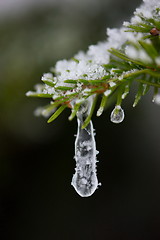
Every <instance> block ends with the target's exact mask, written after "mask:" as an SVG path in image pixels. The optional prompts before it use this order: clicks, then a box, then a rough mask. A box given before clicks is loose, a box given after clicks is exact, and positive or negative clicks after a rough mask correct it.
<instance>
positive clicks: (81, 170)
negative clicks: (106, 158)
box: [71, 111, 98, 197]
mask: <svg viewBox="0 0 160 240" xmlns="http://www.w3.org/2000/svg"><path fill="white" fill-rule="evenodd" d="M82 112H83V114H82ZM82 112H81V113H80V112H79V113H78V114H77V122H78V132H77V137H76V141H75V160H76V168H75V174H74V175H73V178H72V182H71V184H72V185H73V187H74V188H75V190H76V192H77V193H78V194H79V195H80V196H81V197H89V196H91V195H92V194H93V193H94V192H95V190H96V189H97V187H98V179H97V175H96V154H97V151H96V143H95V139H94V130H93V125H92V122H91V121H90V123H89V124H88V126H87V127H86V128H84V129H82V125H83V122H84V119H83V118H84V111H82ZM85 115H86V113H85Z"/></svg>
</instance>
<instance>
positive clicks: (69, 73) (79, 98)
mask: <svg viewBox="0 0 160 240" xmlns="http://www.w3.org/2000/svg"><path fill="white" fill-rule="evenodd" d="M156 8H160V0H143V4H142V5H141V6H140V7H139V8H137V9H136V11H135V14H134V16H133V17H132V18H131V21H130V22H124V24H123V27H121V28H120V29H116V28H113V29H110V28H107V36H108V38H107V40H106V41H104V42H99V43H98V44H97V45H91V46H89V48H88V51H87V52H86V53H84V52H82V51H80V52H79V53H77V54H76V55H75V56H74V57H73V59H70V60H65V59H64V60H61V61H58V62H57V63H56V65H55V68H52V69H51V72H52V73H45V74H44V75H43V76H42V81H43V84H41V85H37V86H36V93H38V94H42V95H43V94H48V97H51V98H52V100H54V101H57V100H59V99H63V98H64V99H67V100H66V102H65V101H63V103H62V104H66V103H67V104H69V107H71V110H72V112H74V107H75V105H76V104H78V103H82V104H81V106H80V108H79V110H78V111H77V113H75V114H76V115H77V122H78V132H77V137H76V140H75V161H76V168H75V174H74V175H73V178H72V183H71V184H72V185H73V187H74V188H75V190H76V191H77V193H78V194H79V195H80V196H82V197H88V196H91V195H92V194H93V193H94V191H95V190H96V189H97V186H98V180H97V175H96V154H97V151H96V143H95V139H94V131H93V125H92V122H91V121H90V122H89V124H88V125H87V126H86V127H85V128H82V126H83V124H84V121H85V119H86V118H87V116H88V114H89V112H90V109H91V105H92V100H93V98H92V97H91V95H90V94H89V93H90V92H91V91H92V90H94V89H93V84H94V81H98V80H102V79H105V80H106V79H107V76H108V75H109V74H110V76H109V77H111V79H109V78H108V80H109V81H108V82H107V81H106V85H105V87H104V89H103V90H104V91H102V92H100V93H103V96H104V99H105V100H104V101H106V99H107V98H108V96H109V95H110V94H111V93H112V91H114V89H115V88H116V87H117V82H118V81H119V82H120V81H123V79H124V78H125V77H126V75H127V74H128V75H129V74H131V73H132V74H133V73H134V72H135V73H136V71H137V69H134V68H132V69H130V70H129V71H124V72H121V74H120V75H117V74H116V71H117V70H118V69H115V68H112V69H111V70H110V73H108V71H107V70H106V68H105V66H104V65H107V64H108V63H110V52H109V51H108V50H109V49H111V48H114V49H117V50H121V49H122V46H124V48H123V50H124V54H126V55H125V56H126V57H128V58H132V59H136V60H139V61H141V63H143V62H145V63H147V64H150V63H153V59H152V58H151V57H150V56H149V54H147V53H146V51H145V50H142V49H139V48H137V46H136V43H137V42H138V41H139V40H141V39H142V37H143V34H142V33H134V32H126V30H127V26H128V25H130V24H136V23H139V22H141V21H142V22H143V20H142V19H143V18H142V19H141V17H140V16H142V17H143V16H144V17H146V18H153V15H154V16H156V17H160V16H159V15H158V14H159V13H160V12H158V11H157V13H155V9H156ZM156 14H157V15H156ZM127 41H128V42H130V43H129V44H128V45H127V46H125V43H126V42H127ZM146 44H150V42H149V40H148V42H147V41H146ZM155 62H156V63H157V65H160V57H159V56H158V57H157V58H156V60H155ZM115 78H116V80H117V81H114V80H115ZM84 81H89V83H91V85H89V84H88V85H87V84H86V85H85V84H84V85H83V83H84ZM87 83H88V82H87ZM73 84H75V85H73ZM73 86H74V87H73ZM101 86H104V85H101ZM95 87H96V84H95ZM144 91H145V88H144ZM98 93H99V92H98ZM128 93H129V85H128V84H126V86H125V89H124V92H123V93H122V95H121V99H124V98H125V97H126V96H127V94H128ZM74 94H77V95H74ZM93 94H94V93H93ZM72 95H74V99H71V100H70V96H72ZM27 96H35V92H31V91H29V92H28V93H27ZM92 96H93V95H92ZM72 100H73V102H72ZM154 101H155V103H158V104H160V97H159V95H157V96H156V97H155V98H154ZM136 103H137V102H135V103H134V105H133V106H135V105H136ZM103 109H104V105H103V104H102V105H101V106H100V108H99V109H98V111H97V116H100V115H101V114H102V112H103ZM51 112H54V108H52V107H51V108H47V109H43V108H41V109H38V111H37V112H36V114H37V115H40V114H41V115H44V116H48V114H50V113H51ZM69 119H70V120H71V119H72V116H71V117H70V118H69ZM110 119H111V121H112V122H113V123H120V122H122V121H123V119H124V111H123V109H122V108H121V106H120V104H118V103H117V105H116V106H115V108H114V109H113V111H112V113H111V116H110Z"/></svg>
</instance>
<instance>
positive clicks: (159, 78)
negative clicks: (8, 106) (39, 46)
mask: <svg viewBox="0 0 160 240" xmlns="http://www.w3.org/2000/svg"><path fill="white" fill-rule="evenodd" d="M159 12H160V9H156V10H155V15H154V18H148V19H147V18H146V17H144V16H143V14H138V17H139V19H140V22H137V23H136V24H134V25H133V24H129V25H128V26H127V27H128V29H127V30H126V32H134V33H135V36H136V34H138V33H141V34H142V37H141V38H140V39H138V40H136V41H126V42H125V44H123V45H122V47H121V49H114V48H111V49H109V50H108V51H109V53H110V54H111V56H110V61H109V63H108V64H104V65H103V67H104V68H105V70H106V72H107V74H106V76H104V77H103V78H101V79H95V80H92V79H91V80H86V79H78V80H75V79H66V80H65V81H64V83H67V84H69V85H70V86H58V87H56V86H55V83H54V81H53V82H52V81H51V80H43V81H44V83H45V84H46V85H48V86H51V87H53V89H54V91H53V93H51V94H48V93H37V92H29V93H28V96H32V97H46V98H51V99H52V100H54V105H53V103H51V109H53V106H54V107H57V106H59V108H58V110H57V111H56V112H55V113H54V114H53V115H52V116H51V117H50V118H49V120H48V123H50V122H52V121H53V120H54V119H55V118H57V117H58V116H59V115H60V114H61V112H62V111H63V110H64V109H65V108H66V107H69V108H71V111H72V112H71V115H70V117H69V120H72V119H73V118H74V117H75V116H76V114H77V112H78V110H79V108H80V106H81V104H82V103H83V102H84V101H85V100H86V99H87V98H88V97H91V96H92V97H93V102H92V106H91V110H90V113H89V115H88V117H87V118H86V120H85V121H84V124H83V128H85V127H86V126H87V125H88V123H89V122H90V120H91V117H92V115H93V112H94V110H95V107H96V103H97V98H98V96H99V95H101V103H100V106H99V109H98V111H97V116H100V115H101V114H102V112H103V110H104V109H105V107H106V105H107V103H108V101H107V100H108V98H110V97H112V96H113V95H114V97H115V98H116V99H117V103H116V105H117V106H121V104H122V101H123V99H125V98H126V96H127V95H128V94H129V92H130V87H131V85H132V83H133V82H134V81H136V82H138V83H139V84H138V89H137V93H136V95H135V100H134V103H133V106H134V107H135V106H136V105H137V104H138V102H139V101H140V99H141V97H142V96H144V95H145V94H147V92H148V91H149V89H150V87H154V96H155V95H156V94H157V92H158V89H159V88H160V36H159V35H160V30H159V29H160V20H159ZM127 48H129V49H130V51H129V54H127V53H126V49H127ZM131 50H132V51H133V54H131V52H132V51H131ZM132 55H133V56H132ZM72 60H74V61H75V62H77V63H78V62H79V61H78V60H77V59H75V58H73V59H72ZM85 76H87V74H84V77H85ZM79 86H80V87H79ZM55 96H56V97H55ZM57 96H58V97H57ZM74 101H75V104H72V103H73V102H74ZM49 110H50V108H49ZM48 112H49V111H48Z"/></svg>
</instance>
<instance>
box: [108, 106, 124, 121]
mask: <svg viewBox="0 0 160 240" xmlns="http://www.w3.org/2000/svg"><path fill="white" fill-rule="evenodd" d="M123 119H124V111H123V109H122V108H121V106H119V105H118V106H115V108H114V109H113V111H112V112H111V121H112V122H113V123H121V122H122V121H123Z"/></svg>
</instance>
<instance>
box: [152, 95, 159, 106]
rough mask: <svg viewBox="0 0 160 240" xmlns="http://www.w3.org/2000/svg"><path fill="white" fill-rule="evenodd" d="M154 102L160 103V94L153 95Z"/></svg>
mask: <svg viewBox="0 0 160 240" xmlns="http://www.w3.org/2000/svg"><path fill="white" fill-rule="evenodd" d="M152 102H154V103H156V104H158V105H160V94H156V95H155V96H154V97H153V100H152Z"/></svg>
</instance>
